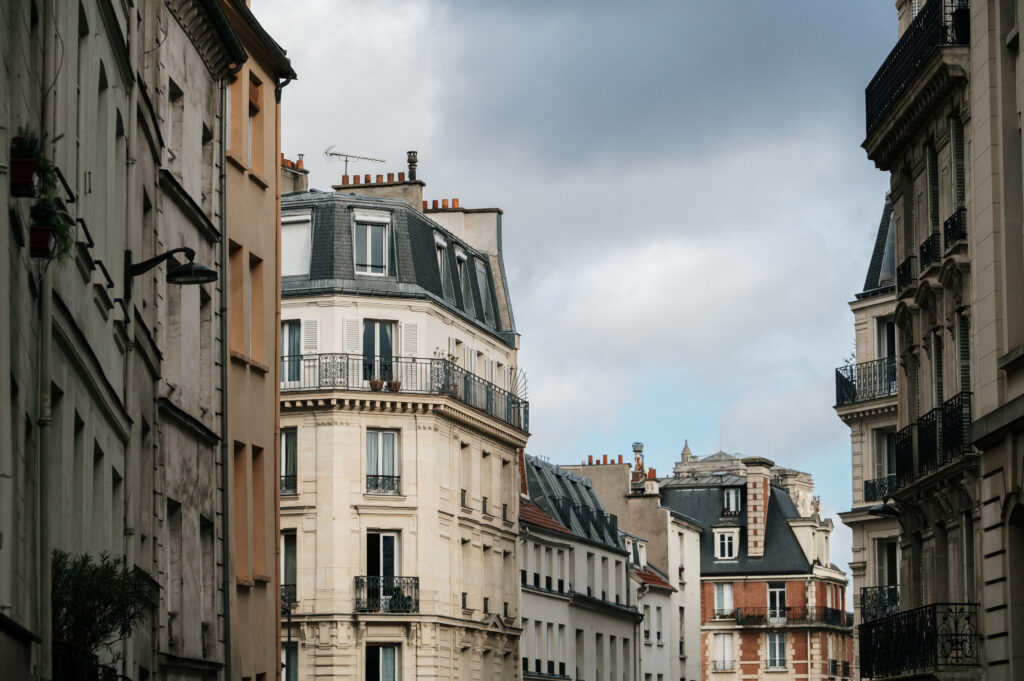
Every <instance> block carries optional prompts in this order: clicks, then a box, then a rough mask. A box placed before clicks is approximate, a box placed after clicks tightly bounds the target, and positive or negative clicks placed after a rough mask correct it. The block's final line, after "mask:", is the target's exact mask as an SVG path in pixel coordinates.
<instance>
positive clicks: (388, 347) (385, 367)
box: [377, 322, 395, 381]
mask: <svg viewBox="0 0 1024 681" xmlns="http://www.w3.org/2000/svg"><path fill="white" fill-rule="evenodd" d="M377 326H378V328H379V333H380V374H381V375H380V378H381V380H384V381H390V380H393V378H394V377H393V375H392V372H391V357H392V349H393V347H394V342H393V338H394V333H395V325H394V324H392V323H391V322H378V323H377Z"/></svg>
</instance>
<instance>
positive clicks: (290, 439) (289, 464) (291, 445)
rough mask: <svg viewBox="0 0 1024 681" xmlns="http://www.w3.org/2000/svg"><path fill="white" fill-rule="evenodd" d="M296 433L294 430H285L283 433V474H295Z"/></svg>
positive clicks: (296, 463) (296, 466) (296, 465)
mask: <svg viewBox="0 0 1024 681" xmlns="http://www.w3.org/2000/svg"><path fill="white" fill-rule="evenodd" d="M298 439H299V438H298V433H297V432H296V431H294V430H286V431H285V433H284V474H285V475H296V473H297V468H298V462H297V461H296V459H297V458H298V456H297V452H296V449H297V447H298Z"/></svg>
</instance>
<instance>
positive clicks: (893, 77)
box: [864, 0, 970, 136]
mask: <svg viewBox="0 0 1024 681" xmlns="http://www.w3.org/2000/svg"><path fill="white" fill-rule="evenodd" d="M969 40H970V19H969V12H968V3H967V0H932V1H931V2H926V3H925V4H924V7H922V8H921V11H920V12H918V14H917V17H915V18H914V20H913V21H912V22H911V23H910V26H908V27H907V30H906V31H904V33H903V35H902V36H901V37H900V39H899V41H898V42H897V43H896V46H895V47H893V49H892V51H891V52H890V53H889V56H888V57H887V58H886V60H885V61H884V62H883V63H882V66H881V68H879V69H878V72H877V73H875V77H874V78H872V79H871V82H870V83H869V84H868V86H867V88H865V90H864V105H865V114H866V115H865V123H866V126H867V134H868V135H869V136H870V135H871V133H872V132H873V131H874V129H875V128H876V127H877V126H878V124H879V123H881V122H882V119H883V118H884V117H885V114H886V113H888V112H889V110H890V109H891V108H892V106H893V105H894V104H895V103H896V102H897V101H898V100H899V98H900V97H901V96H902V95H903V93H904V91H906V89H907V87H908V86H909V85H910V83H911V82H912V81H913V80H914V77H915V76H917V74H918V72H919V71H920V70H921V67H922V66H923V65H924V64H925V62H926V61H928V58H929V57H931V55H932V53H934V52H935V50H937V49H939V48H940V47H943V46H947V45H966V44H967V43H968V42H969Z"/></svg>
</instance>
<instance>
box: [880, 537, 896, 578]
mask: <svg viewBox="0 0 1024 681" xmlns="http://www.w3.org/2000/svg"><path fill="white" fill-rule="evenodd" d="M899 551H900V546H899V541H898V540H897V539H896V538H895V537H892V538H890V539H877V540H875V579H876V585H877V586H898V585H899V583H900V580H899V576H900V570H899V567H900V557H899Z"/></svg>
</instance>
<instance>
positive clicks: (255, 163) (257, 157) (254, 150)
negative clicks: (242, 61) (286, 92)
mask: <svg viewBox="0 0 1024 681" xmlns="http://www.w3.org/2000/svg"><path fill="white" fill-rule="evenodd" d="M262 110H263V84H262V83H261V82H260V79H259V78H257V77H256V75H255V74H253V73H250V74H249V128H248V131H247V132H248V137H249V139H248V154H247V160H248V161H249V168H250V169H251V170H252V171H253V172H255V173H262V172H263V114H262Z"/></svg>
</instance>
